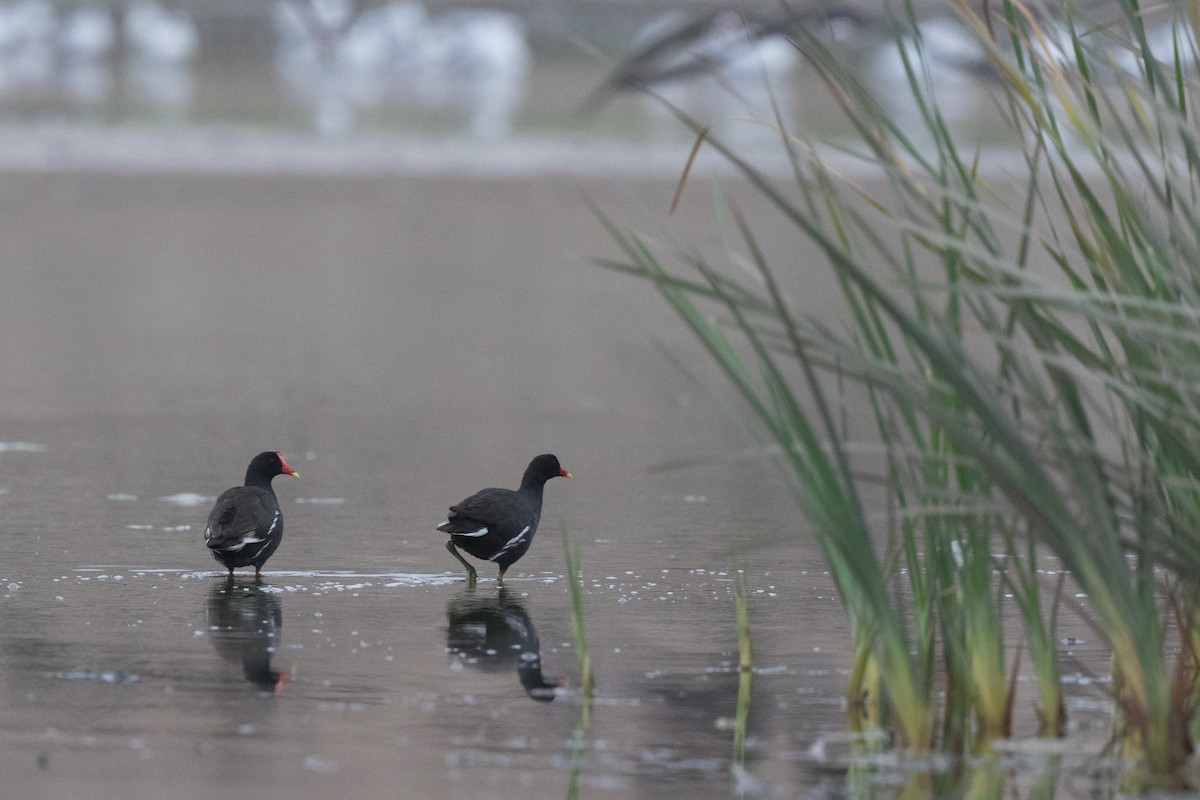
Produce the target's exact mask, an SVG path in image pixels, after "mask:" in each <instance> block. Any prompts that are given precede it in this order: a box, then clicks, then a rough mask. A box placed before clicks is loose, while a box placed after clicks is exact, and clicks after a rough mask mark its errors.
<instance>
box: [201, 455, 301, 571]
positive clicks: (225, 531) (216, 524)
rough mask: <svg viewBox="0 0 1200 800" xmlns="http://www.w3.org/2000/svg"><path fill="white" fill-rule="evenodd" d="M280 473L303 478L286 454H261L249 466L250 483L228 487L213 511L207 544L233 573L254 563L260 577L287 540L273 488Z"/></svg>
mask: <svg viewBox="0 0 1200 800" xmlns="http://www.w3.org/2000/svg"><path fill="white" fill-rule="evenodd" d="M276 475H291V476H293V477H296V478H299V477H300V473H299V472H296V470H294V469H292V468H291V467H289V466H288V463H287V462H286V461H284V460H283V453H275V452H272V451H270V450H268V451H267V452H265V453H259V454H258V455H256V456H255V457H254V460H252V461H251V462H250V466H248V467H247V468H246V485H245V486H236V487H234V488H233V489H226V490H225V491H224V492H222V493H221V496H220V497H218V498H217V504H216V505H214V506H213V510H212V511H211V512H209V515H208V526H207V527H206V528H205V529H204V543H205V544H206V545H208V550H209V552H210V553H212V556H213V558H215V559H216V560H217V561H219V562H221V564H222V566H224V567H225V568H226V569H228V570H229V574H230V575H232V574H233V571H234V569H236V568H237V567H249V566H253V567H254V575H255V577H258V575H259V574H260V572H261V570H262V566H263V564H265V563H267V559H268V558H270V557H271V554H272V553H274V552H275V548H277V547H279V542H280V541H281V540H282V539H283V512H282V511H280V510H279V501H278V500H276V499H275V490H274V489H272V488H271V479H272V478H274V477H275V476H276Z"/></svg>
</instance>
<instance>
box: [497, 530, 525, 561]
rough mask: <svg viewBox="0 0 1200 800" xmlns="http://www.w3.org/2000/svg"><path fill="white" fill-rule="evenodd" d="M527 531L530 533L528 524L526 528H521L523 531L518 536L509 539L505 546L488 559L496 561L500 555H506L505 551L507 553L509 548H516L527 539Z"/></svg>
mask: <svg viewBox="0 0 1200 800" xmlns="http://www.w3.org/2000/svg"><path fill="white" fill-rule="evenodd" d="M527 533H529V526H528V525H526V526H525V527H524V528H522V529H521V532H520V533H518V534H517V535H516V536H514V537H512V538H511V539H509V540H508V543H507V544H505V545H504V547H501V548H500V552H498V553H496V555H494V556H492V557H491V558H489V559H488V561H495V560H496V559H497V558H499V557H500V556H502V555H504V553H505V552H506V551H508V550H510V549H512V548H514V547H516V546H517V545H519V544H520V543H521V542H523V541H525V534H527Z"/></svg>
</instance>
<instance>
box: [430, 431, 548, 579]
mask: <svg viewBox="0 0 1200 800" xmlns="http://www.w3.org/2000/svg"><path fill="white" fill-rule="evenodd" d="M559 476H562V477H564V478H569V477H571V473H569V472H567V471H566V470H565V469H563V468H562V467H561V466H559V463H558V459H557V458H555V457H554V456H552V455H550V454H549V453H546V454H545V455H540V456H538V457H537V458H535V459H534V460H533V461H530V462H529V466H528V467H527V468H526V469H525V475H524V476H523V477H522V478H521V488H520V489H517V490H516V491H515V492H514V491H513V490H512V489H484V490H482V491H480V492H476V493H475V494H473V495H471V496H470V497H468V498H467V499H466V500H463V501H462V502H461V503H459V504H458V505H454V506H450V516H449V518H448V519H447V520H446V521H445V522H442V523H441V524H439V525H438V526H437V529H438V530H439V531H443V532H445V533H448V534H450V540H449V541H448V542H446V549H447V550H449V551H450V554H451V555H452V556H454V557H455V558H457V559H458V560H459V563H461V564H462V565H463V566H464V567H466V568H467V580H469V581H474V580H475V579H476V577H477V573H476V572H475V568H474V567H472V566H471V565H470V564H468V563H467V560H466V559H465V558H463V557H462V555H461V554H460V553H459V552H458V550H457V548H456V547H455V545H457V546H458V547H461V548H462V549H463V550H466V551H467V552H468V553H469V554H471V555H473V556H475V557H476V558H482V559H486V560H487V561H495V562H496V564H497V565H499V567H500V576H499V578H498V579H497V583H499V584H501V585H503V584H504V572H505V570H507V569H508V568H509V567H511V566H512V565H513V564H514V563H515V562H516V561H517V559H519V558H520V557H521V556H523V555H525V551H526V550H528V549H529V545H530V543H532V542H533V535H534V534H535V533H537V526H538V520H539V519H540V518H541V516H542V489H543V488H545V486H546V481H548V480H550V479H551V478H557V477H559Z"/></svg>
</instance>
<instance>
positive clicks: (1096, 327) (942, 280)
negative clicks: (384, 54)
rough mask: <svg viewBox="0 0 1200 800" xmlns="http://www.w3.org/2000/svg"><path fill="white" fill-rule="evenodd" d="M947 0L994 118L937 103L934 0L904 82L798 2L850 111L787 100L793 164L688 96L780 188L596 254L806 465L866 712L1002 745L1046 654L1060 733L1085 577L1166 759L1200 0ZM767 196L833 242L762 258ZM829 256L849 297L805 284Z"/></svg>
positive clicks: (1137, 748)
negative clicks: (669, 321) (973, 125)
mask: <svg viewBox="0 0 1200 800" xmlns="http://www.w3.org/2000/svg"><path fill="white" fill-rule="evenodd" d="M945 6H946V8H945V10H948V11H949V12H952V13H953V15H954V17H955V20H956V22H957V24H958V25H960V26H961V28H962V29H963V30H964V31H965V32H966V34H968V35H969V36H970V37H972V39H973V41H974V43H975V44H976V45H977V49H978V51H979V53H980V63H979V64H978V65H976V66H975V71H976V72H980V73H987V75H988V78H987V79H986V81H984V82H981V83H980V84H979V88H978V94H979V95H980V96H983V97H986V98H987V101H986V103H985V104H984V105H985V106H986V113H987V114H989V115H990V116H989V121H990V122H989V125H988V139H987V141H983V140H981V138H980V136H978V135H974V134H965V133H963V132H962V130H961V128H960V126H958V125H956V124H955V123H954V122H952V115H951V113H950V111H952V109H948V108H945V107H943V106H942V105H941V103H940V102H939V91H940V87H939V85H938V84H939V79H940V78H941V77H942V75H943V74H944V72H945V71H946V70H949V69H951V67H950V66H948V65H944V64H938V63H934V62H933V60H932V59H933V55H934V53H933V49H932V45H931V43H930V42H927V41H926V40H925V38H924V34H923V33H922V27H921V24H920V20H919V18H918V14H917V10H916V9H915V8H914V6H913V5H912V4H911V3H907V2H894V3H890V4H885V7H886V8H887V11H888V14H887V16H886V19H885V20H883V21H882V22H881V23H880V25H881V26H882V28H883V29H884V30H886V32H887V34H886V37H885V38H886V40H887V43H890V45H894V46H895V47H896V52H897V54H898V59H899V62H898V63H899V65H900V66H899V68H898V69H899V70H900V73H901V74H902V75H903V81H904V86H905V89H904V91H903V92H902V93H899V94H903V95H904V96H903V97H899V96H898V93H897V92H895V91H893V92H892V93H891V95H890V96H889V97H886V98H879V97H877V96H876V95H875V93H874V92H873V88H872V86H871V85H869V84H868V83H866V82H864V81H862V80H860V79H859V77H858V75H857V73H856V72H855V70H853V69H852V68H851V67H850V66H849V65H847V64H845V63H843V62H842V61H841V60H839V58H838V57H837V56H836V55H835V54H834V53H833V52H832V51H831V50H830V49H829V48H828V47H827V46H826V44H825V40H824V38H823V36H822V34H821V30H820V28H819V26H810V25H805V24H804V23H803V20H800V19H799V18H796V19H794V20H793V21H792V22H793V24H791V25H790V26H788V27H789V30H790V31H791V32H792V40H793V42H794V44H795V45H796V46H797V47H798V48H799V49H800V50H801V52H802V53H803V54H804V56H805V58H806V61H807V63H808V65H809V67H810V68H811V69H812V70H813V71H814V73H815V75H817V76H819V79H820V80H821V81H823V83H824V85H825V86H826V87H828V90H829V92H830V94H831V96H832V97H833V98H834V99H835V100H836V102H837V103H838V105H839V107H840V109H841V111H842V113H843V114H844V118H845V121H846V123H847V129H848V131H849V132H850V134H849V136H848V138H847V139H844V140H840V141H837V142H833V143H828V142H820V141H814V140H812V139H808V138H805V135H804V134H803V133H802V132H799V131H797V130H795V129H794V128H793V127H792V120H790V119H785V118H784V117H783V115H782V114H781V113H779V112H777V113H776V116H775V118H774V119H771V120H766V122H767V123H768V124H770V125H773V126H774V127H775V128H776V129H777V130H778V131H779V147H780V150H781V152H782V153H783V154H784V155H785V156H786V163H787V164H788V165H789V168H788V169H786V170H774V171H772V170H768V169H767V168H765V167H762V166H759V165H758V163H756V162H755V161H753V160H752V159H751V158H750V157H749V156H747V155H746V154H744V153H741V152H739V151H738V149H737V148H735V147H734V146H732V145H730V144H728V143H727V142H726V140H725V138H724V137H723V136H722V135H721V134H720V133H718V132H715V131H714V130H713V129H712V128H710V127H708V123H707V121H705V120H697V119H692V118H689V117H688V116H687V115H685V114H684V113H682V112H681V111H679V110H678V109H676V113H677V116H678V117H679V119H680V120H681V122H682V123H683V124H685V125H688V126H690V127H691V128H692V130H693V131H694V132H695V133H696V137H697V148H696V151H694V152H693V155H695V152H702V153H715V154H717V155H718V156H719V157H720V158H721V159H723V160H724V161H725V162H727V164H728V165H730V166H732V167H733V169H734V170H735V171H736V173H737V174H738V175H739V176H740V178H741V179H742V180H743V181H744V182H746V183H748V184H749V185H750V186H751V187H752V188H753V189H754V190H755V191H756V193H757V194H758V196H759V198H760V199H761V200H762V201H763V207H764V208H765V209H766V210H759V211H756V212H755V214H754V215H753V216H750V215H748V214H747V213H746V212H745V211H743V210H742V208H740V207H738V206H736V205H734V204H732V203H729V202H725V201H723V200H721V199H720V197H719V198H718V223H719V225H720V226H721V230H722V231H723V232H724V234H725V237H724V238H725V242H726V249H725V252H722V253H718V254H716V255H714V256H711V257H706V256H697V255H696V254H695V253H694V252H689V253H688V254H687V255H685V256H682V257H675V256H673V255H672V254H669V253H667V254H664V253H663V252H662V248H661V247H659V246H656V245H655V244H654V243H653V242H652V240H651V239H650V238H649V237H647V236H644V235H641V234H639V233H636V232H633V231H632V230H630V229H628V228H627V227H626V226H623V225H619V224H617V223H615V222H614V221H612V220H611V219H610V218H608V217H607V216H605V215H604V214H603V213H601V214H600V217H601V220H602V222H603V224H604V225H605V226H606V227H607V228H608V230H609V231H610V233H611V235H612V236H613V238H614V239H615V241H616V242H617V243H618V244H619V246H620V249H621V251H622V252H623V258H621V259H618V260H612V261H607V262H604V263H605V265H606V266H609V267H611V268H613V269H617V270H619V271H622V272H627V273H632V274H635V275H637V276H639V277H641V278H644V279H646V280H648V281H649V282H651V283H652V284H653V285H654V286H655V287H656V288H657V290H658V291H659V292H660V293H661V294H662V296H663V297H664V298H665V299H666V301H667V302H668V303H669V305H670V306H671V307H672V308H673V309H674V311H675V312H676V314H677V315H678V317H679V318H680V320H682V322H683V323H684V324H685V325H686V326H687V327H688V328H689V329H690V330H691V331H692V333H693V334H694V335H695V336H696V338H697V339H698V341H699V342H700V343H701V345H703V348H704V350H705V351H706V352H707V354H708V356H709V358H710V359H711V360H712V361H713V362H714V363H715V364H716V365H717V366H718V367H719V368H720V370H721V371H722V372H723V373H724V375H725V377H726V378H727V379H728V380H729V381H730V383H732V385H733V386H734V387H735V388H736V390H737V392H738V394H739V395H740V398H741V401H742V407H743V408H744V409H746V410H748V412H749V416H750V417H751V418H752V420H753V422H754V425H753V426H751V430H752V431H753V435H755V436H756V437H757V439H758V443H759V444H760V445H761V449H762V452H763V454H764V457H771V458H774V459H776V460H777V461H779V462H781V463H782V464H783V465H784V466H785V467H786V469H785V470H783V471H784V472H785V474H786V475H787V476H788V481H789V487H790V490H791V493H792V495H793V497H794V499H795V502H796V504H797V505H798V507H799V508H800V510H801V511H802V513H803V517H804V520H805V525H804V526H803V532H805V533H808V534H811V536H812V537H814V539H815V541H816V543H817V545H818V546H819V547H820V549H821V552H822V553H823V555H824V558H825V560H826V562H827V564H828V566H829V569H830V572H831V574H832V576H833V580H834V581H835V583H836V586H837V590H838V592H839V594H840V597H841V600H842V604H843V606H844V609H845V612H846V615H847V618H848V621H849V628H850V632H851V635H852V637H853V642H854V648H855V656H854V660H853V663H852V664H851V671H850V679H849V685H848V689H847V691H848V696H849V701H850V703H849V707H850V709H851V713H852V716H851V725H853V726H855V727H885V728H889V729H892V730H894V731H895V733H896V734H897V735H898V737H899V740H900V742H901V743H902V744H903V745H905V746H908V747H912V748H917V749H931V748H940V749H945V750H950V751H955V752H963V751H970V750H979V749H982V748H985V747H986V746H987V744H988V743H989V742H990V741H992V740H993V739H995V738H997V737H1002V736H1008V735H1010V734H1012V733H1013V731H1012V725H1013V723H1012V720H1013V706H1014V701H1015V699H1016V698H1015V695H1014V692H1015V688H1014V687H1015V686H1016V685H1017V684H1016V682H1015V677H1016V671H1017V670H1018V669H1019V667H1020V661H1021V660H1023V656H1024V654H1025V653H1028V657H1029V663H1030V664H1031V665H1032V670H1033V675H1034V677H1035V679H1036V695H1037V696H1036V700H1035V703H1036V707H1037V713H1038V719H1039V733H1040V734H1042V735H1045V736H1060V735H1062V734H1063V732H1064V731H1065V730H1066V717H1065V710H1064V709H1065V704H1064V702H1063V699H1062V687H1061V678H1060V665H1059V662H1058V654H1057V651H1056V645H1055V642H1056V639H1057V634H1056V631H1057V625H1058V618H1059V615H1060V614H1061V613H1063V610H1062V603H1061V602H1060V598H1061V597H1062V596H1063V585H1064V581H1069V582H1072V583H1073V584H1074V586H1075V587H1076V588H1077V591H1081V592H1083V593H1084V594H1085V595H1086V601H1085V603H1086V609H1085V610H1084V612H1083V615H1084V617H1085V618H1086V619H1088V620H1089V621H1091V624H1093V625H1094V626H1095V628H1096V631H1097V633H1098V634H1099V635H1100V636H1102V637H1103V638H1104V640H1105V641H1106V642H1107V644H1108V646H1109V647H1110V648H1111V650H1112V665H1113V667H1112V669H1113V701H1114V709H1115V718H1116V720H1117V721H1118V725H1117V728H1118V735H1117V743H1118V744H1119V745H1120V748H1121V753H1122V754H1123V755H1124V756H1125V757H1126V759H1127V760H1128V761H1129V763H1136V764H1137V765H1139V767H1140V769H1139V770H1137V774H1139V775H1143V776H1146V780H1147V781H1148V782H1149V783H1151V784H1156V785H1163V786H1170V785H1172V784H1174V783H1177V782H1178V781H1179V780H1181V778H1179V777H1178V776H1179V775H1180V774H1181V772H1180V770H1181V767H1182V766H1183V765H1184V762H1185V761H1186V759H1187V757H1188V755H1189V754H1190V752H1191V749H1192V744H1193V741H1194V738H1195V733H1196V728H1197V715H1196V708H1197V700H1198V699H1200V691H1198V688H1200V687H1198V685H1197V680H1198V675H1200V655H1198V654H1200V649H1198V648H1200V629H1198V628H1197V625H1196V623H1197V620H1198V618H1200V617H1198V615H1200V604H1198V603H1197V600H1198V598H1200V595H1198V594H1197V592H1198V591H1200V587H1198V586H1197V584H1198V583H1200V214H1198V211H1197V198H1198V196H1200V133H1197V131H1198V130H1200V128H1198V127H1197V124H1196V120H1195V119H1193V116H1194V114H1195V112H1194V111H1193V109H1194V108H1196V102H1197V100H1200V97H1198V96H1197V94H1198V92H1197V86H1198V80H1200V78H1198V76H1197V73H1196V66H1195V65H1196V63H1197V60H1198V59H1197V48H1196V25H1197V24H1198V22H1200V8H1197V7H1196V5H1195V4H1194V3H1192V4H1190V5H1189V9H1190V11H1191V14H1192V15H1191V16H1180V17H1178V18H1171V17H1170V16H1169V15H1170V14H1171V13H1172V7H1170V6H1155V7H1153V8H1151V7H1149V6H1147V7H1145V8H1143V7H1142V6H1141V5H1140V4H1139V3H1137V2H1135V0H1115V2H1114V3H1112V4H1110V5H1107V6H1105V7H1104V9H1103V10H1096V8H1095V6H1090V5H1089V6H1087V7H1084V6H1082V5H1081V6H1076V5H1073V4H1070V3H1047V4H1040V5H1033V4H1027V3H1022V2H1016V0H993V2H990V3H989V2H985V3H983V5H982V8H981V9H980V8H978V7H977V6H975V5H973V4H968V3H967V2H965V0H951V1H950V2H947V3H946V4H945ZM1160 24H1161V25H1163V26H1165V27H1159V25H1160ZM1163 30H1166V31H1168V35H1167V36H1166V37H1165V38H1164V37H1163V36H1162V35H1161V31H1163ZM881 46H883V45H881ZM882 100H886V101H887V104H886V105H885V104H884V103H883V102H881V101H882ZM760 122H761V121H760ZM684 178H685V182H686V171H685V176H684ZM766 214H771V215H779V216H781V217H782V218H783V219H784V220H785V221H786V222H787V223H788V224H789V225H790V226H791V229H792V230H793V231H794V234H795V237H796V242H797V243H796V246H795V247H794V248H793V249H794V252H797V253H804V254H811V257H806V258H805V259H804V260H803V261H788V260H786V259H784V260H780V259H779V258H778V257H776V258H775V259H773V260H772V259H771V258H768V256H767V255H766V252H767V249H766V248H765V247H764V245H763V244H762V243H761V242H760V241H759V238H758V235H757V233H756V229H757V227H758V223H759V222H760V217H759V215H766ZM819 267H823V268H824V269H825V270H827V271H828V272H829V274H831V275H832V276H833V278H834V279H835V280H834V283H835V285H836V287H837V291H838V292H839V293H840V302H839V303H838V307H837V309H836V311H834V310H832V309H831V308H830V303H829V302H827V298H822V299H821V302H820V303H814V302H812V301H810V300H809V299H808V295H807V294H806V292H805V289H806V286H807V285H808V284H806V281H807V280H811V276H812V274H813V272H814V271H816V270H817V269H818V268H819ZM856 422H858V423H860V424H857V425H856V424H855V423H856ZM880 485H881V486H883V487H884V488H885V490H886V498H887V500H886V505H887V509H886V511H887V513H886V514H880V513H878V511H879V509H878V508H877V505H878V503H877V502H875V504H874V505H873V504H872V503H873V501H872V500H871V499H869V498H870V497H873V495H872V494H871V491H872V489H873V488H874V487H876V486H880ZM799 533H800V531H798V534H799ZM1045 555H1053V556H1055V557H1056V558H1057V559H1058V562H1059V564H1060V565H1061V571H1060V573H1059V574H1058V575H1055V576H1047V575H1045V574H1044V572H1043V571H1040V570H1039V569H1038V567H1037V564H1038V563H1039V559H1041V558H1042V557H1043V556H1045ZM1010 595H1011V597H1009V596H1010ZM897 598H901V599H902V600H903V603H897V602H896V601H897ZM1006 603H1008V604H1011V605H1012V607H1013V608H1012V611H1013V614H1015V615H1016V617H1018V618H1019V619H1020V620H1021V622H1022V631H1021V633H1022V635H1021V638H1020V640H1019V641H1017V642H1013V641H1008V640H1007V639H1006V636H1005V625H1004V620H1005V619H1006V618H1007V616H1008V613H1007V612H1008V609H1007V608H1006V607H1005V606H1006Z"/></svg>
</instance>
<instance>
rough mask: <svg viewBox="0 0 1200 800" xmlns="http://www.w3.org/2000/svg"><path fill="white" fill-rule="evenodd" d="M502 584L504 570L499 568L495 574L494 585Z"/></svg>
mask: <svg viewBox="0 0 1200 800" xmlns="http://www.w3.org/2000/svg"><path fill="white" fill-rule="evenodd" d="M503 585H504V570H503V569H501V570H500V574H499V575H497V576H496V586H503Z"/></svg>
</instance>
